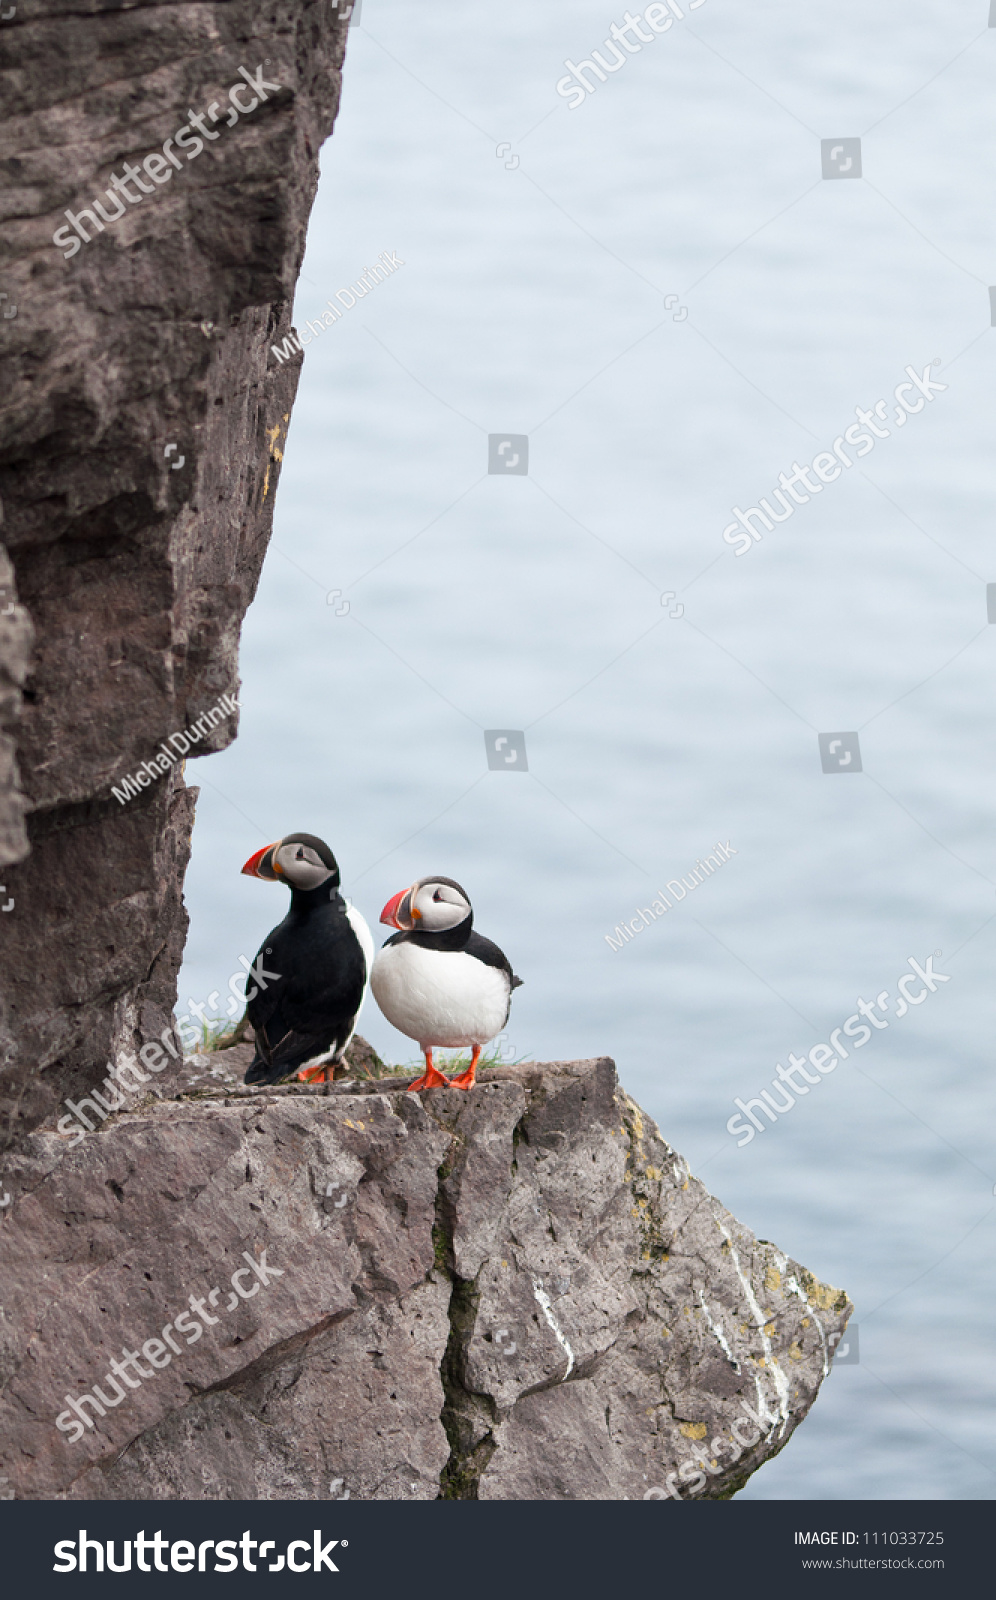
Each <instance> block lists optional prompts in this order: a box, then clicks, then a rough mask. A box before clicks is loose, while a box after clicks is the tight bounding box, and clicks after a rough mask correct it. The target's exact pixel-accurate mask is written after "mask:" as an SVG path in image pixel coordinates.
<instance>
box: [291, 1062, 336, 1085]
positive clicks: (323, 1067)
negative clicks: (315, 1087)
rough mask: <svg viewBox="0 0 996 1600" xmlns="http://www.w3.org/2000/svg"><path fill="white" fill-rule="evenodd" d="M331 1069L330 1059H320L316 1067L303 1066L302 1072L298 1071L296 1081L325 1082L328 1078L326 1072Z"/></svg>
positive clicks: (332, 1069)
mask: <svg viewBox="0 0 996 1600" xmlns="http://www.w3.org/2000/svg"><path fill="white" fill-rule="evenodd" d="M331 1071H334V1068H333V1067H332V1063H331V1062H330V1061H322V1062H320V1063H319V1064H318V1066H317V1067H305V1069H304V1071H303V1072H299V1073H298V1075H297V1081H298V1083H327V1082H328V1081H329V1080H328V1078H327V1076H326V1074H327V1073H329V1072H331Z"/></svg>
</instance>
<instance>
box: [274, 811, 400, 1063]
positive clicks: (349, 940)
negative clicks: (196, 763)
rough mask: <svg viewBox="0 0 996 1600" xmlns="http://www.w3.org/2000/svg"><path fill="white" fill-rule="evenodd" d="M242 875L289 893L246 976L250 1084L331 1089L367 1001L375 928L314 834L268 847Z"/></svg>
mask: <svg viewBox="0 0 996 1600" xmlns="http://www.w3.org/2000/svg"><path fill="white" fill-rule="evenodd" d="M242 871H243V873H244V874H245V876H246V877H249V878H262V879H264V880H265V881H266V882H267V883H285V884H286V885H287V887H288V889H289V890H290V892H291V901H290V910H289V911H288V913H287V915H286V917H285V918H284V920H283V922H281V923H278V925H277V926H276V927H275V928H274V929H273V930H272V932H270V933H268V934H267V936H266V938H265V939H264V941H263V943H262V945H261V946H260V948H259V951H258V953H257V956H256V959H255V961H254V962H253V970H252V972H251V973H250V974H249V983H251V984H254V985H255V993H254V994H252V997H251V998H250V999H248V1004H247V1006H246V1015H247V1017H248V1018H249V1022H250V1023H251V1025H252V1029H253V1033H254V1034H255V1037H256V1054H255V1056H254V1057H253V1060H252V1063H251V1065H250V1067H249V1069H248V1071H247V1072H246V1075H245V1082H246V1083H262V1084H270V1083H281V1082H283V1081H284V1080H286V1079H290V1078H295V1077H296V1078H301V1079H302V1080H304V1081H306V1082H316V1081H319V1080H321V1081H325V1080H326V1079H327V1078H331V1077H334V1076H335V1069H336V1067H337V1066H338V1065H339V1064H340V1062H341V1061H342V1057H343V1052H344V1050H345V1048H346V1046H347V1045H348V1043H349V1041H350V1039H351V1038H352V1037H353V1030H354V1028H355V1027H356V1019H357V1017H358V1015H359V1012H360V1007H361V1006H362V1004H363V1000H364V996H365V995H366V991H367V984H368V981H369V976H370V971H371V968H372V966H373V957H374V942H373V937H372V935H371V933H370V929H369V928H368V927H367V924H366V922H365V921H364V919H363V917H362V916H361V915H360V913H359V912H358V911H357V910H355V908H354V907H353V906H349V905H347V904H346V902H345V900H344V899H343V898H342V895H341V894H340V893H339V867H338V864H337V862H336V859H335V856H334V855H333V854H332V851H331V850H330V849H329V847H328V845H327V844H326V843H325V841H324V839H319V838H318V837H317V835H315V834H313V833H288V834H287V835H286V836H285V837H284V838H283V839H278V840H277V842H276V843H275V844H268V845H264V846H263V848H262V850H257V851H256V853H255V855H252V856H250V857H249V860H248V861H247V862H246V864H245V866H244V867H243V868H242ZM248 993H251V990H250V991H248ZM247 998H248V994H247Z"/></svg>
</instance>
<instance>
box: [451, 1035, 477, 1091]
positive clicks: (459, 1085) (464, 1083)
mask: <svg viewBox="0 0 996 1600" xmlns="http://www.w3.org/2000/svg"><path fill="white" fill-rule="evenodd" d="M480 1059H481V1046H480V1045H479V1044H475V1046H474V1051H473V1054H472V1056H471V1058H470V1066H469V1067H468V1068H467V1070H466V1072H461V1073H460V1076H459V1077H458V1078H451V1079H450V1080H449V1083H450V1088H451V1089H472V1088H473V1087H474V1074H475V1072H476V1071H477V1063H478V1062H479V1061H480Z"/></svg>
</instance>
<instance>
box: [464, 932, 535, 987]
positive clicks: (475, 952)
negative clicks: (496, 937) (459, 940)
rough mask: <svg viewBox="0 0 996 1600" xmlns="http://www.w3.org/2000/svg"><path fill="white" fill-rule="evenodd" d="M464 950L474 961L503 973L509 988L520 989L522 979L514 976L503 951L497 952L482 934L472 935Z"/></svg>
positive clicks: (496, 948) (494, 946)
mask: <svg viewBox="0 0 996 1600" xmlns="http://www.w3.org/2000/svg"><path fill="white" fill-rule="evenodd" d="M464 949H465V950H466V952H467V954H468V955H469V956H474V957H475V959H476V960H478V961H483V962H484V965H485V966H486V967H498V968H499V969H500V971H502V972H504V973H505V975H506V977H507V978H508V981H509V985H510V987H511V988H513V989H518V988H521V986H522V979H521V978H517V977H516V976H515V973H514V972H513V971H512V968H511V965H510V963H509V959H508V956H507V955H506V954H505V952H504V950H499V948H498V946H497V945H496V944H494V943H493V942H492V940H490V939H485V937H484V935H483V934H480V933H472V934H471V936H470V938H469V939H468V940H467V943H466V944H465V945H464Z"/></svg>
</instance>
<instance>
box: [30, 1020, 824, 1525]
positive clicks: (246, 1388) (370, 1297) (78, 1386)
mask: <svg viewBox="0 0 996 1600" xmlns="http://www.w3.org/2000/svg"><path fill="white" fill-rule="evenodd" d="M243 1048H244V1047H239V1049H243ZM235 1054H236V1052H235V1051H230V1052H220V1053H216V1055H215V1056H214V1057H211V1056H209V1057H197V1058H195V1059H193V1060H191V1061H189V1062H188V1063H187V1064H186V1065H185V1066H184V1068H183V1069H182V1071H181V1072H180V1073H178V1074H170V1073H168V1072H166V1073H163V1074H162V1075H161V1077H160V1079H159V1083H158V1092H159V1093H160V1094H163V1093H166V1092H169V1090H170V1089H172V1090H173V1091H179V1092H180V1093H181V1098H179V1099H172V1100H171V1099H165V1098H164V1099H158V1100H153V1099H149V1100H148V1101H147V1102H146V1103H145V1104H143V1105H142V1106H141V1107H140V1108H139V1109H137V1110H133V1111H122V1112H121V1113H120V1114H118V1115H117V1116H114V1117H112V1118H110V1119H108V1121H107V1122H106V1123H105V1125H104V1127H103V1129H102V1131H101V1132H100V1133H97V1132H95V1133H93V1134H92V1135H90V1136H88V1137H87V1138H86V1139H85V1140H84V1141H83V1142H82V1143H79V1144H78V1145H76V1146H75V1148H72V1149H69V1148H67V1142H66V1140H64V1139H61V1138H60V1137H59V1136H58V1135H53V1134H50V1133H35V1134H34V1135H32V1136H31V1138H30V1139H29V1140H28V1141H27V1144H26V1147H25V1150H24V1151H23V1152H22V1153H20V1154H19V1155H17V1156H16V1157H14V1158H12V1160H11V1162H10V1165H9V1168H8V1170H7V1172H6V1176H5V1181H6V1184H7V1189H8V1191H9V1192H10V1193H11V1195H12V1197H13V1198H12V1204H11V1206H10V1207H9V1208H8V1211H7V1213H6V1220H5V1221H4V1222H3V1223H2V1224H0V1281H3V1283H4V1284H5V1313H6V1314H5V1317H4V1319H3V1321H2V1322H0V1391H2V1394H3V1399H2V1401H0V1441H2V1444H0V1476H2V1477H6V1478H7V1479H8V1481H9V1483H10V1484H11V1486H12V1488H13V1490H14V1492H15V1493H16V1494H17V1495H18V1496H19V1497H22V1498H39V1497H53V1496H60V1495H61V1496H67V1497H69V1498H74V1499H75V1498H80V1499H101V1498H110V1499H118V1498H135V1499H145V1498H153V1499H157V1498H165V1499H169V1498H174V1497H176V1498H193V1499H201V1498H209V1499H210V1498H221V1499H228V1498H255V1497H261V1498H269V1497H277V1498H289V1499H330V1498H331V1499H337V1498H341V1497H344V1496H346V1495H347V1494H348V1495H349V1496H350V1497H352V1498H353V1499H399V1498H403V1499H409V1498H414V1499H434V1498H437V1497H438V1496H440V1495H442V1496H444V1497H454V1498H473V1499H477V1498H480V1499H492V1500H507V1499H533V1498H536V1499H550V1500H558V1499H589V1500H598V1499H619V1498H628V1499H639V1498H646V1497H651V1498H658V1497H662V1496H664V1495H666V1494H667V1493H668V1492H669V1488H670V1492H672V1493H674V1494H676V1495H678V1496H680V1497H689V1496H694V1495H696V1494H698V1495H699V1496H700V1497H701V1498H706V1499H709V1498H711V1499H718V1498H725V1497H728V1496H729V1495H730V1494H732V1493H734V1492H735V1491H736V1490H737V1489H738V1488H739V1487H741V1486H742V1484H743V1483H744V1482H745V1481H746V1479H747V1477H748V1476H749V1475H750V1473H751V1472H753V1471H754V1470H756V1468H757V1467H758V1466H759V1465H761V1463H762V1462H764V1461H765V1460H768V1459H769V1458H770V1457H771V1456H773V1455H774V1454H776V1453H777V1452H778V1451H779V1450H780V1449H782V1448H783V1447H784V1445H785V1444H786V1443H787V1442H788V1440H789V1438H790V1437H791V1435H792V1433H793V1431H794V1430H795V1428H796V1427H797V1426H798V1425H799V1423H800V1422H801V1421H802V1419H803V1418H804V1417H805V1415H806V1413H807V1411H808V1410H809V1407H810V1406H811V1405H812V1403H813V1400H814V1399H815V1397H816V1394H817V1391H818V1389H819V1386H820V1383H821V1382H822V1379H823V1377H824V1376H825V1374H826V1371H827V1370H828V1365H829V1353H830V1351H831V1350H832V1348H833V1347H834V1344H835V1340H836V1337H837V1336H839V1334H840V1332H841V1331H842V1329H843V1327H844V1325H845V1323H846V1320H847V1317H848V1315H849V1314H850V1310H851V1307H850V1305H849V1303H848V1301H847V1297H846V1295H845V1294H843V1293H842V1292H839V1291H837V1290H833V1289H829V1288H827V1287H826V1286H825V1285H823V1284H820V1283H819V1282H818V1281H817V1280H816V1279H815V1278H813V1277H812V1275H811V1274H809V1273H808V1272H806V1271H805V1269H803V1268H802V1267H800V1266H798V1265H797V1264H796V1263H795V1262H793V1261H790V1260H787V1259H786V1258H785V1257H784V1256H783V1255H781V1254H780V1252H779V1251H778V1250H777V1249H776V1248H775V1246H774V1245H770V1244H766V1243H763V1242H761V1241H759V1240H757V1239H755V1238H754V1236H753V1235H752V1234H751V1233H750V1232H749V1231H748V1230H747V1229H746V1228H745V1227H743V1226H742V1225H741V1224H740V1223H738V1222H737V1221H736V1220H735V1219H734V1218H733V1217H732V1216H731V1215H730V1214H729V1212H727V1211H726V1210H725V1209H724V1207H723V1206H722V1205H721V1204H720V1203H719V1202H718V1201H717V1200H715V1199H713V1198H712V1197H711V1196H710V1195H709V1194H708V1193H707V1192H706V1190H705V1189H704V1188H703V1187H702V1185H701V1184H700V1183H699V1182H698V1180H697V1179H695V1178H693V1177H692V1176H691V1175H690V1174H689V1172H688V1169H687V1166H686V1165H685V1163H684V1162H683V1161H682V1159H681V1157H680V1156H678V1155H677V1154H676V1153H675V1152H674V1151H673V1150H672V1149H670V1148H669V1146H668V1145H667V1144H666V1143H665V1142H664V1141H663V1140H662V1139H661V1137H660V1135H659V1133H658V1131H657V1129H656V1128H655V1127H654V1125H653V1124H652V1123H651V1122H650V1121H649V1119H647V1118H646V1117H645V1116H644V1115H643V1114H642V1113H641V1111H640V1109H639V1107H637V1106H636V1105H635V1104H634V1103H633V1102H632V1101H631V1100H630V1099H629V1098H628V1096H627V1095H626V1094H625V1093H624V1092H623V1091H622V1090H621V1089H620V1087H619V1085H618V1083H617V1080H616V1075H615V1069H614V1067H613V1064H612V1062H611V1061H608V1060H599V1061H581V1062H556V1063H552V1064H547V1065H537V1064H534V1063H526V1064H523V1065H519V1066H516V1067H504V1068H498V1069H495V1070H494V1071H490V1072H486V1073H485V1074H484V1075H483V1080H482V1082H481V1084H480V1085H479V1087H478V1088H477V1089H475V1090H474V1091H472V1092H470V1093H469V1094H465V1093H462V1092H461V1091H459V1090H456V1089H452V1090H445V1089H444V1090H430V1091H428V1092H427V1093H425V1094H422V1095H420V1096H416V1095H412V1094H409V1093H407V1092H405V1090H404V1088H403V1084H404V1082H406V1081H407V1080H399V1079H383V1080H380V1081H377V1082H371V1083H369V1084H358V1083H352V1084H344V1085H339V1084H335V1085H326V1086H324V1087H312V1086H308V1085H292V1086H288V1087H284V1088H279V1089H276V1090H264V1091H260V1090H255V1089H247V1088H244V1087H241V1086H239V1085H238V1084H237V1083H233V1082H231V1081H230V1080H231V1079H232V1078H235V1077H236V1075H237V1071H238V1063H236V1062H232V1061H231V1060H230V1061H228V1062H227V1063H226V1062H225V1057H226V1056H228V1057H232V1056H234V1055H235ZM212 1061H215V1062H217V1064H216V1065H215V1066H213V1067H212V1066H210V1065H206V1063H211V1062H212ZM218 1074H221V1075H223V1078H227V1079H228V1081H227V1082H225V1081H219V1078H218V1076H217V1075H218ZM264 1252H265V1261H266V1265H267V1268H270V1267H275V1268H277V1269H278V1271H279V1274H280V1275H279V1276H275V1277H274V1278H273V1280H272V1282H270V1283H269V1285H268V1286H267V1287H265V1289H264V1288H263V1287H262V1286H261V1287H260V1290H259V1292H257V1293H254V1294H253V1295H252V1297H251V1298H248V1299H244V1300H243V1299H240V1298H239V1297H238V1294H237V1293H236V1292H233V1286H232V1277H233V1273H234V1272H236V1271H237V1270H239V1269H240V1268H243V1267H245V1263H246V1261H247V1259H249V1258H251V1259H252V1260H254V1261H256V1262H262V1261H263V1259H264ZM245 1273H246V1276H245V1277H244V1279H243V1280H242V1281H243V1285H244V1287H245V1286H248V1284H249V1283H250V1282H252V1283H254V1282H255V1281H256V1277H255V1276H254V1274H253V1269H252V1268H251V1267H246V1268H245ZM212 1290H217V1291H218V1293H216V1294H215V1296H214V1299H213V1300H211V1299H210V1295H211V1291H212ZM191 1296H193V1298H194V1300H197V1299H200V1300H201V1302H202V1305H203V1304H204V1297H205V1296H208V1297H209V1302H208V1303H209V1305H210V1306H212V1307H213V1311H214V1314H215V1315H216V1316H217V1318H218V1321H217V1323H216V1324H214V1325H212V1326H209V1327H207V1328H206V1329H205V1330H204V1332H203V1334H202V1335H201V1336H199V1337H198V1338H197V1339H196V1341H195V1342H192V1343H189V1344H188V1343H187V1342H186V1339H185V1338H184V1339H182V1340H181V1341H180V1342H181V1348H180V1350H179V1351H178V1352H177V1353H176V1354H174V1355H173V1356H172V1357H171V1360H170V1364H169V1365H168V1366H167V1367H165V1368H163V1370H160V1371H158V1372H152V1370H151V1365H150V1370H149V1371H148V1374H147V1376H146V1377H145V1378H144V1379H143V1381H141V1382H140V1383H139V1384H136V1386H135V1387H134V1388H130V1389H128V1391H127V1393H126V1394H125V1398H124V1400H123V1401H122V1402H121V1403H120V1404H119V1405H118V1406H116V1407H114V1408H112V1409H108V1410H107V1411H106V1415H105V1416H104V1417H102V1418H101V1417H98V1418H97V1420H96V1426H95V1427H94V1428H93V1429H91V1430H88V1431H87V1432H86V1433H85V1435H84V1436H83V1437H82V1438H81V1439H79V1440H78V1441H77V1442H75V1443H72V1442H70V1439H69V1437H68V1435H67V1433H66V1432H65V1431H63V1432H60V1431H58V1430H57V1429H56V1427H55V1421H56V1418H57V1416H59V1415H60V1414H61V1413H62V1412H63V1411H64V1410H66V1409H67V1407H68V1398H67V1397H69V1398H78V1397H79V1396H80V1395H81V1394H82V1393H84V1392H92V1391H93V1386H94V1385H95V1384H96V1385H98V1386H102V1388H101V1392H102V1393H103V1394H105V1395H109V1397H110V1398H111V1399H113V1398H114V1389H113V1386H108V1384H107V1383H105V1381H104V1380H105V1375H106V1374H108V1373H110V1372H111V1369H110V1365H109V1364H110V1361H111V1359H112V1358H117V1359H118V1360H119V1361H120V1358H121V1356H122V1353H123V1351H124V1350H139V1351H141V1347H142V1345H143V1343H144V1342H145V1341H148V1340H150V1339H153V1338H156V1337H159V1334H160V1330H161V1329H163V1328H164V1327H165V1326H170V1327H172V1329H173V1336H174V1338H176V1337H177V1330H176V1326H175V1319H176V1316H177V1313H180V1312H182V1310H183V1308H184V1307H186V1306H188V1300H189V1298H190V1297H191ZM230 1302H231V1303H230ZM188 1309H189V1307H188ZM199 1314H200V1313H198V1315H199ZM160 1342H161V1341H160ZM163 1353H164V1352H163V1350H159V1351H157V1350H156V1347H155V1346H153V1347H152V1355H158V1356H159V1357H160V1358H161V1356H162V1354H163ZM152 1355H150V1356H149V1357H148V1360H149V1362H150V1364H151V1360H152ZM85 1409H86V1408H85ZM90 1410H91V1411H92V1408H90ZM752 1415H753V1416H754V1417H756V1418H758V1419H759V1420H760V1427H758V1426H756V1425H755V1423H754V1422H753V1421H752V1420H751V1419H752ZM71 1416H72V1413H71V1412H69V1417H70V1418H71ZM63 1420H64V1421H65V1420H66V1419H65V1418H64V1419H63ZM733 1425H737V1426H739V1428H740V1439H741V1443H740V1444H734V1443H733V1434H732V1432H731V1429H732V1427H733Z"/></svg>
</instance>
